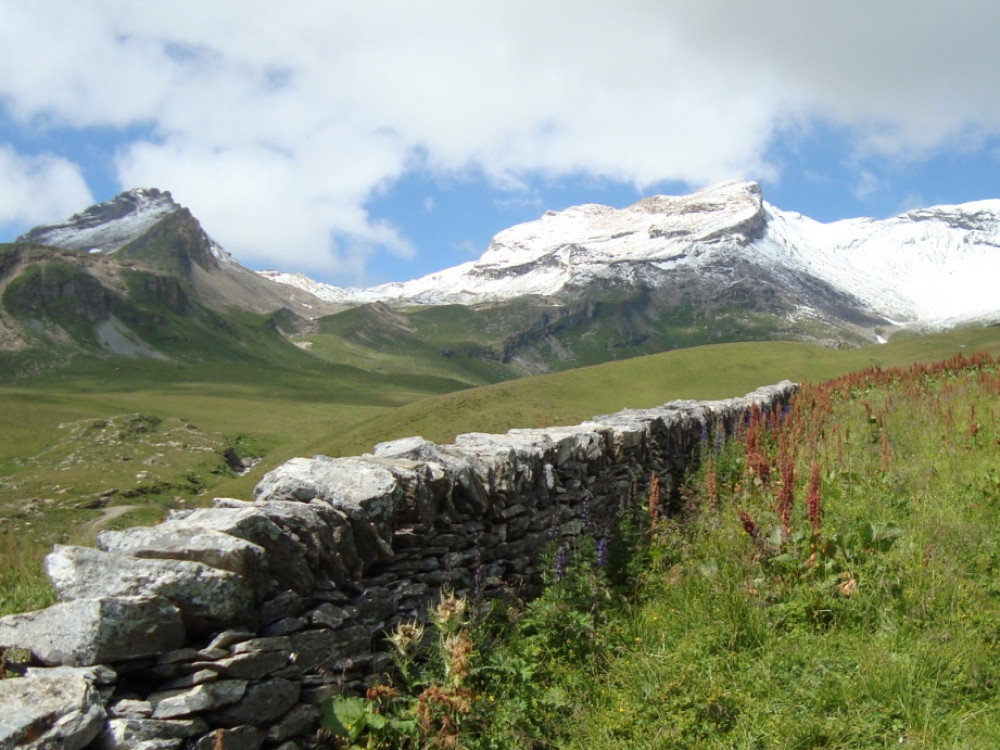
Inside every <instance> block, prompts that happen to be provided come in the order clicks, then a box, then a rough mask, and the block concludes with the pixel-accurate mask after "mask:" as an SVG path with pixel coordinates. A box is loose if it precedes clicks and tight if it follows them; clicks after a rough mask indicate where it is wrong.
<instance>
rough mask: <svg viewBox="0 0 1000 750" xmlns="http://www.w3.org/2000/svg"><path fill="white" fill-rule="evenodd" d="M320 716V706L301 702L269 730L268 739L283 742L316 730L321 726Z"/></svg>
mask: <svg viewBox="0 0 1000 750" xmlns="http://www.w3.org/2000/svg"><path fill="white" fill-rule="evenodd" d="M319 717H320V709H319V706H313V705H309V704H307V703H304V704H299V705H297V706H295V707H294V708H292V710H291V711H289V712H288V713H287V714H285V715H284V716H282V717H281V719H280V720H279V721H277V722H275V723H274V724H273V725H272V726H271V728H270V729H268V730H267V740H268V742H283V741H284V740H287V739H290V738H292V737H298V736H300V735H304V734H310V733H312V732H315V731H316V728H317V727H318V726H319Z"/></svg>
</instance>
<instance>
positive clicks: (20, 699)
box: [0, 675, 106, 750]
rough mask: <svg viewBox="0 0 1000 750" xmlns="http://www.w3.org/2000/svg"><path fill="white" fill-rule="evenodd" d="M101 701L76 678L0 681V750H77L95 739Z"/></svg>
mask: <svg viewBox="0 0 1000 750" xmlns="http://www.w3.org/2000/svg"><path fill="white" fill-rule="evenodd" d="M105 718H106V715H105V712H104V706H103V705H101V696H100V694H99V693H98V692H97V690H96V689H95V688H94V687H93V686H92V685H91V684H90V683H89V682H87V680H85V679H84V678H83V677H81V676H80V675H45V676H39V677H25V678H21V679H7V680H0V748H4V750H7V748H14V747H17V748H24V749H26V750H28V749H30V750H35V748H37V749H38V750H42V749H43V748H44V749H46V750H47V749H48V748H60V749H61V750H79V749H80V748H83V747H86V746H87V745H89V744H90V743H91V742H92V741H93V740H94V738H96V737H97V735H98V734H100V732H101V729H102V728H103V727H104V720H105Z"/></svg>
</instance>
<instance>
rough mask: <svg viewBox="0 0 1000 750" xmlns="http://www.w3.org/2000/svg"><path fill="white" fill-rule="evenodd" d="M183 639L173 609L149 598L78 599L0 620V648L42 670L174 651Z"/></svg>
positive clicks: (162, 601) (165, 601)
mask: <svg viewBox="0 0 1000 750" xmlns="http://www.w3.org/2000/svg"><path fill="white" fill-rule="evenodd" d="M98 554H103V553H98ZM184 635H185V630H184V624H183V623H182V621H181V614H180V612H179V610H178V609H177V608H176V607H175V606H173V605H172V604H171V603H170V602H168V601H167V600H166V599H163V598H159V597H149V596H105V597H100V598H80V599H76V600H75V601H71V602H63V603H61V604H55V605H53V606H51V607H49V608H47V609H42V610H37V611H35V612H24V613H21V614H17V615H8V616H6V617H3V618H0V646H8V647H10V646H12V647H16V648H25V649H28V650H30V651H31V653H32V655H33V656H34V658H35V659H37V660H38V661H40V662H41V663H42V664H47V665H59V664H67V665H70V666H81V665H90V664H99V663H102V662H116V661H125V660H127V659H139V658H142V657H146V656H152V655H154V654H157V653H159V652H161V651H164V650H167V649H173V648H176V647H177V646H179V645H180V644H181V643H182V642H183V640H184Z"/></svg>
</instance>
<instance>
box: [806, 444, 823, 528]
mask: <svg viewBox="0 0 1000 750" xmlns="http://www.w3.org/2000/svg"><path fill="white" fill-rule="evenodd" d="M819 485H820V482H819V464H818V463H816V462H815V461H813V464H812V469H811V470H810V472H809V489H808V490H807V491H806V514H807V515H808V518H809V525H810V526H812V532H813V536H819V534H820V531H822V529H823V501H822V498H821V497H820V491H819V490H820V486H819Z"/></svg>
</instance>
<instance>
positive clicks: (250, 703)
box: [207, 677, 301, 727]
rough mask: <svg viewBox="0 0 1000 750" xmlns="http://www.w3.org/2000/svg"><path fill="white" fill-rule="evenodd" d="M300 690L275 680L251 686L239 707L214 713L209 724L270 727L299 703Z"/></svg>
mask: <svg viewBox="0 0 1000 750" xmlns="http://www.w3.org/2000/svg"><path fill="white" fill-rule="evenodd" d="M300 690H301V685H300V684H299V683H297V682H292V681H290V680H285V679H281V678H280V677H275V678H272V679H270V680H265V681H264V682H258V683H256V684H253V685H250V686H249V687H248V688H247V690H246V693H245V694H244V695H243V697H242V698H241V699H240V701H239V703H234V704H233V705H230V706H226V707H225V708H221V709H219V710H217V711H212V712H211V713H209V714H208V715H207V717H208V719H209V721H212V722H214V723H216V724H221V725H222V726H230V727H232V726H239V725H241V724H251V725H255V726H260V725H262V724H268V723H269V722H272V721H274V720H275V719H277V718H278V717H279V716H282V715H284V714H285V713H286V712H287V711H288V710H289V709H290V708H291V707H292V706H294V705H295V704H296V703H297V702H298V700H299V692H300Z"/></svg>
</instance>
